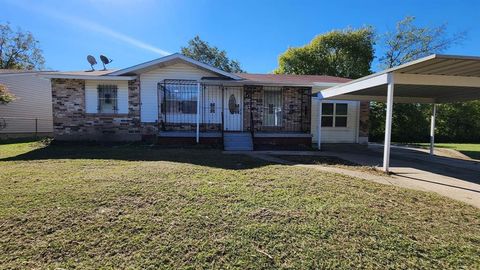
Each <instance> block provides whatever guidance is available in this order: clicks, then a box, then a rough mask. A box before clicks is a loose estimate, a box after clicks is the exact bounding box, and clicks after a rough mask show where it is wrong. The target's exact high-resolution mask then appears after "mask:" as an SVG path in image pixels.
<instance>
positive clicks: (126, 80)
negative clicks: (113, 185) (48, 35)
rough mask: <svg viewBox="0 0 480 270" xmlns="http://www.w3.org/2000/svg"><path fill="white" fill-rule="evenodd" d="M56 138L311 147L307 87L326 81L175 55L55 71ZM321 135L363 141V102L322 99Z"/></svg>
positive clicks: (331, 80) (328, 83)
mask: <svg viewBox="0 0 480 270" xmlns="http://www.w3.org/2000/svg"><path fill="white" fill-rule="evenodd" d="M46 77H47V78H50V79H51V87H52V99H53V125H54V136H55V138H56V139H57V140H106V141H139V140H154V141H156V142H158V143H161V144H162V143H163V144H172V143H205V144H224V146H225V149H229V150H249V149H253V148H256V149H260V148H265V147H273V146H280V147H310V146H311V144H312V139H315V136H316V135H315V134H316V132H315V131H316V130H317V127H316V123H317V121H312V119H318V112H316V111H315V110H312V106H314V107H315V106H318V104H313V105H312V100H313V101H314V103H318V102H319V101H317V100H316V99H315V93H312V88H313V86H314V85H315V87H316V89H317V91H319V90H318V89H322V87H324V88H328V87H332V86H335V85H337V84H340V83H345V82H348V81H349V80H348V79H344V78H337V77H331V76H303V75H276V74H246V73H238V74H232V73H228V72H225V71H222V70H219V69H217V68H214V67H211V66H209V65H206V64H204V63H201V62H198V61H195V60H193V59H190V58H188V57H186V56H183V55H181V54H172V55H169V56H166V57H163V58H159V59H156V60H153V61H149V62H146V63H142V64H139V65H135V66H132V67H129V68H125V69H121V70H116V71H112V70H105V71H91V72H90V71H80V72H53V73H49V74H47V75H46ZM321 102H324V103H326V104H325V105H324V106H323V107H322V108H323V112H324V115H323V116H322V119H323V121H322V126H323V128H322V132H324V134H322V137H323V139H324V141H328V142H350V143H352V142H353V143H355V142H363V141H366V138H365V137H366V136H368V135H366V134H368V129H367V126H368V125H367V124H366V121H367V120H366V119H368V102H366V103H365V102H364V103H360V102H357V101H351V102H346V101H321Z"/></svg>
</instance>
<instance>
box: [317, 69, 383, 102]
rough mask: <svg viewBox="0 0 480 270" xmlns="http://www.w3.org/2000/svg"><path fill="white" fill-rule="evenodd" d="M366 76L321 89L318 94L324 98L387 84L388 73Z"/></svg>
mask: <svg viewBox="0 0 480 270" xmlns="http://www.w3.org/2000/svg"><path fill="white" fill-rule="evenodd" d="M368 77H369V76H367V77H363V78H361V79H358V80H355V81H352V82H350V83H346V84H341V85H338V86H335V87H332V88H328V89H325V90H321V91H320V92H319V93H318V95H319V96H320V97H321V98H324V99H325V98H330V97H336V96H338V95H343V94H347V93H351V92H355V91H358V90H361V89H365V88H371V87H375V86H379V85H383V84H387V82H388V74H381V75H379V76H374V77H370V78H368Z"/></svg>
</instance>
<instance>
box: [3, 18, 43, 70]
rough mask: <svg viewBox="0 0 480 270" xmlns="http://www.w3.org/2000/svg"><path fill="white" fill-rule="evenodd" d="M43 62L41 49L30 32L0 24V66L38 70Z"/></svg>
mask: <svg viewBox="0 0 480 270" xmlns="http://www.w3.org/2000/svg"><path fill="white" fill-rule="evenodd" d="M44 64H45V59H44V58H43V53H42V50H41V49H40V48H39V46H38V41H37V40H36V39H35V38H34V37H33V35H32V33H30V32H28V31H23V30H21V29H17V30H16V31H14V30H12V28H11V27H10V24H8V23H7V24H0V68H2V69H29V70H32V69H37V70H39V69H42V68H43V65H44Z"/></svg>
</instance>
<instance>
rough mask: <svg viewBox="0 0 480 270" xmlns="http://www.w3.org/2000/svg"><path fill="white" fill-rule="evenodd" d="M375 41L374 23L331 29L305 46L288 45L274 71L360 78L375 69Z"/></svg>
mask: <svg viewBox="0 0 480 270" xmlns="http://www.w3.org/2000/svg"><path fill="white" fill-rule="evenodd" d="M374 44H375V35H374V31H373V29H372V28H371V27H364V28H361V29H351V28H348V29H345V30H335V31H331V32H328V33H326V34H322V35H318V36H316V37H315V38H314V39H313V40H312V41H311V42H310V43H309V44H307V45H305V46H303V47H296V48H295V47H292V48H288V49H287V51H286V52H284V53H283V54H281V55H280V57H279V59H278V68H277V69H276V70H275V71H274V72H275V73H279V74H307V75H330V76H338V77H345V78H352V79H356V78H359V77H363V76H365V75H368V74H370V73H371V71H370V66H371V63H372V61H373V58H374V49H373V46H374Z"/></svg>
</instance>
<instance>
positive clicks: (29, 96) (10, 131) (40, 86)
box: [0, 69, 53, 139]
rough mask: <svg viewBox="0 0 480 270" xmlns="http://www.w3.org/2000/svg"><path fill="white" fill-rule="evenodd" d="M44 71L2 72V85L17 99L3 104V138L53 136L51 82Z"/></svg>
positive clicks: (0, 117) (0, 136) (0, 128)
mask: <svg viewBox="0 0 480 270" xmlns="http://www.w3.org/2000/svg"><path fill="white" fill-rule="evenodd" d="M41 74H45V72H41V71H31V70H13V69H0V84H3V85H5V86H6V87H7V89H8V90H9V92H11V93H12V94H13V95H15V100H14V101H12V102H10V103H8V104H4V105H0V139H3V138H12V137H13V138H18V137H31V136H35V135H38V136H50V135H52V132H53V118H52V96H51V86H50V80H46V79H44V78H42V77H41V76H40V75H41Z"/></svg>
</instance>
